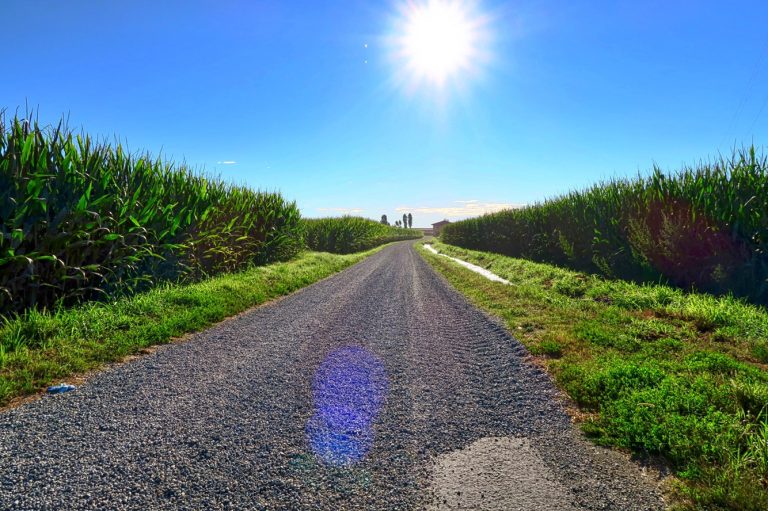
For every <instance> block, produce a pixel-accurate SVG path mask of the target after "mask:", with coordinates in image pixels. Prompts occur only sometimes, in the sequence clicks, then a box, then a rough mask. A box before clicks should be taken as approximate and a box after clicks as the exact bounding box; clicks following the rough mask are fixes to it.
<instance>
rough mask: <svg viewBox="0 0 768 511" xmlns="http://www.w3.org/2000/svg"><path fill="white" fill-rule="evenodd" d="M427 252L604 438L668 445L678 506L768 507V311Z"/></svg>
mask: <svg viewBox="0 0 768 511" xmlns="http://www.w3.org/2000/svg"><path fill="white" fill-rule="evenodd" d="M435 247H436V248H438V249H439V250H440V251H441V252H444V253H446V254H448V255H451V256H453V257H458V258H460V259H463V260H466V261H469V262H471V263H474V264H477V265H479V266H482V267H484V268H487V269H489V270H490V271H492V272H494V273H496V274H498V275H499V276H501V277H503V278H505V279H507V280H509V281H510V282H511V283H512V285H509V286H506V285H503V284H499V283H494V282H491V281H489V280H487V279H485V278H483V277H482V276H480V275H478V274H476V273H473V272H470V271H468V270H466V269H464V268H462V267H461V266H459V265H457V264H455V263H453V262H451V261H450V260H448V259H446V258H443V257H438V256H434V255H432V254H431V253H429V252H427V251H426V250H424V249H422V250H421V253H422V255H423V257H425V259H426V260H427V261H429V262H430V263H431V264H432V265H433V266H434V267H435V268H436V269H437V270H438V271H439V272H440V273H442V274H443V275H444V276H445V277H446V278H447V279H448V280H449V281H450V282H451V283H452V284H453V285H454V286H455V287H456V288H457V289H458V290H459V291H461V292H462V293H464V294H465V295H466V296H467V297H468V298H469V299H470V300H471V301H472V302H473V303H475V304H476V305H478V306H479V307H481V308H483V309H485V310H487V311H489V312H491V313H492V314H494V315H496V316H499V317H501V318H502V319H503V320H504V321H505V323H506V325H507V327H508V328H509V329H510V331H511V332H513V334H514V335H515V336H516V337H517V338H518V339H519V340H520V341H521V342H523V343H524V344H525V345H526V346H527V347H528V348H529V350H530V351H531V353H533V354H535V355H536V356H537V357H538V359H539V361H540V362H541V363H542V364H543V365H544V366H545V367H546V368H547V370H548V371H549V372H550V373H551V374H552V375H553V376H554V378H555V381H556V382H557V384H558V385H559V386H560V387H561V388H562V389H564V390H565V391H566V392H567V393H568V395H569V396H570V397H571V398H572V400H573V401H575V403H576V404H578V405H579V407H580V408H581V410H582V413H583V415H584V417H585V419H584V420H583V422H582V427H583V428H584V430H585V431H586V432H587V433H588V435H589V436H590V437H592V438H593V439H594V441H596V442H598V443H600V444H604V445H610V446H615V447H618V448H622V449H627V450H631V451H633V452H635V453H638V454H640V455H658V456H661V457H662V458H663V459H665V460H666V462H667V463H668V464H669V465H670V466H671V467H672V468H673V470H674V472H675V474H676V480H675V482H674V483H673V484H672V485H671V486H672V489H671V492H672V497H673V502H674V505H673V507H676V508H680V509H702V510H704V509H707V510H747V511H749V510H753V511H757V510H765V509H768V371H766V367H767V366H766V363H768V357H766V353H767V352H768V347H767V343H768V311H766V310H765V309H764V308H761V307H757V306H754V305H750V304H747V303H744V302H742V301H738V300H736V299H733V298H729V297H721V298H718V297H714V296H712V295H707V294H695V293H685V292H683V291H681V290H680V289H676V288H672V287H668V286H662V285H647V284H646V285H639V284H634V283H630V282H627V281H621V280H607V279H603V278H600V277H596V276H593V275H586V274H581V273H577V272H574V271H569V270H565V269H561V268H558V267H555V266H552V265H547V264H541V263H535V262H531V261H527V260H523V259H514V258H511V257H506V256H502V255H498V254H491V253H488V252H478V251H473V250H467V249H462V248H458V247H454V246H450V245H446V244H444V243H440V242H436V243H435Z"/></svg>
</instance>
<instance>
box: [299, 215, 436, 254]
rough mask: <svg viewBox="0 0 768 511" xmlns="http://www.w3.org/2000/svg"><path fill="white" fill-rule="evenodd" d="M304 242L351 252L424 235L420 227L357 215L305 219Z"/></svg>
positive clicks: (313, 245) (313, 247)
mask: <svg viewBox="0 0 768 511" xmlns="http://www.w3.org/2000/svg"><path fill="white" fill-rule="evenodd" d="M302 224H303V226H304V242H305V243H306V245H307V248H309V249H310V250H320V251H323V252H332V253H334V254H350V253H353V252H358V251H360V250H368V249H370V248H373V247H375V246H378V245H382V244H384V243H389V242H391V241H401V240H411V239H416V238H421V237H422V232H421V231H419V230H418V229H405V228H402V227H393V226H390V225H384V224H382V223H379V222H375V221H373V220H370V219H368V218H362V217H357V216H342V217H331V218H306V219H304V220H302Z"/></svg>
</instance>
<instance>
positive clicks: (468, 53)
mask: <svg viewBox="0 0 768 511" xmlns="http://www.w3.org/2000/svg"><path fill="white" fill-rule="evenodd" d="M401 11H402V16H401V18H400V19H399V20H398V22H397V25H398V29H397V32H398V33H397V36H396V37H395V44H396V48H397V56H398V60H399V61H400V63H401V64H402V65H404V66H405V68H406V71H407V74H408V75H409V76H410V78H411V79H412V80H415V81H417V82H424V81H426V82H429V83H431V84H433V85H437V86H443V85H445V84H446V82H448V81H449V80H450V79H454V78H455V79H459V78H464V77H466V75H469V74H471V73H472V72H473V70H475V69H476V67H477V65H478V63H479V62H480V61H481V60H482V51H481V48H480V44H481V42H482V40H483V38H484V35H485V34H484V28H485V27H484V25H485V23H484V20H483V18H482V17H480V16H479V15H477V14H476V13H475V12H473V10H472V6H471V5H470V4H469V3H467V2H466V1H461V0H426V1H424V2H421V3H414V2H409V3H408V4H406V5H405V6H404V7H403V8H402V9H401Z"/></svg>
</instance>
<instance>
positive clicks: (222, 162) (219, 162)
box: [216, 160, 237, 165]
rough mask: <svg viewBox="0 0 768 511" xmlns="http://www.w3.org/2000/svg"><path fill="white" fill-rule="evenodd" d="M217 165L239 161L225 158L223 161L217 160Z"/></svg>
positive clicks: (235, 163)
mask: <svg viewBox="0 0 768 511" xmlns="http://www.w3.org/2000/svg"><path fill="white" fill-rule="evenodd" d="M216 164H217V165H237V162H236V161H235V160H223V161H217V162H216Z"/></svg>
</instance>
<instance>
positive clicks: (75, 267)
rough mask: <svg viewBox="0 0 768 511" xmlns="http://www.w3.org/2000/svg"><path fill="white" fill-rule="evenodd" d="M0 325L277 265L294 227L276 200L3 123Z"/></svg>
mask: <svg viewBox="0 0 768 511" xmlns="http://www.w3.org/2000/svg"><path fill="white" fill-rule="evenodd" d="M0 234H2V237H1V238H0V314H5V313H9V312H21V311H24V310H27V309H30V308H52V307H55V306H59V305H66V304H69V303H73V302H77V301H81V300H90V299H104V298H111V297H113V296H115V295H117V294H121V293H130V292H135V291H137V290H140V289H146V288H148V287H150V286H153V285H156V284H157V283H158V282H160V281H185V280H197V279H200V278H202V277H204V276H207V275H211V274H216V273H220V272H227V271H233V270H237V269H241V268H243V267H245V266H247V265H251V264H264V263H267V262H270V261H276V260H284V259H288V258H290V257H292V256H293V255H295V254H296V253H297V252H298V251H299V250H301V249H302V248H303V245H302V231H301V218H300V214H299V210H298V208H297V207H296V205H295V204H294V203H292V202H287V201H285V200H284V199H283V198H282V197H281V196H280V195H279V194H277V193H264V192H256V191H252V190H250V189H248V188H245V187H241V186H233V185H229V184H225V183H223V182H221V181H219V180H217V179H210V178H206V177H202V176H200V175H196V174H195V173H193V172H192V171H191V170H190V169H189V168H187V167H185V166H174V165H172V164H170V163H166V162H163V161H161V160H159V159H156V160H153V159H151V158H150V157H149V156H139V155H131V154H128V153H126V152H125V150H124V149H123V147H122V146H121V145H119V144H117V145H114V146H113V145H109V144H105V143H100V142H94V140H92V139H91V138H90V137H88V136H86V135H75V134H73V133H72V132H71V131H70V130H68V129H66V128H64V127H62V125H59V126H58V127H48V128H41V127H40V126H39V125H38V124H37V123H33V124H32V125H30V124H29V123H28V122H27V121H23V120H20V119H19V118H14V119H13V120H10V121H8V120H7V119H6V118H5V116H4V115H3V114H2V113H1V112H0Z"/></svg>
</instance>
